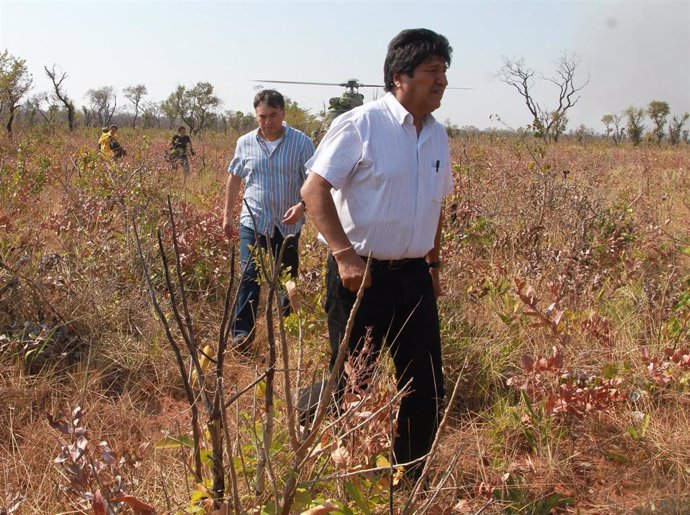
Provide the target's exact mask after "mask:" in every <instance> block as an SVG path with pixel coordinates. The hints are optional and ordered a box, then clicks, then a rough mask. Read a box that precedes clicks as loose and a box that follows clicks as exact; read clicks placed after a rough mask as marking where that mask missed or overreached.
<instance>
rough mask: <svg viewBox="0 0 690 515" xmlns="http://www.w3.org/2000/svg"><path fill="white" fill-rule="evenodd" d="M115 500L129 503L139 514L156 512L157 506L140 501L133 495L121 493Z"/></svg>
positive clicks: (147, 514) (146, 514)
mask: <svg viewBox="0 0 690 515" xmlns="http://www.w3.org/2000/svg"><path fill="white" fill-rule="evenodd" d="M113 501H115V502H124V503H127V504H129V506H130V507H131V508H132V509H133V510H134V513H136V514H137V515H154V514H155V513H156V508H154V507H153V506H151V505H149V504H146V503H145V502H143V501H140V500H139V499H137V498H136V497H134V496H133V495H120V496H118V497H113Z"/></svg>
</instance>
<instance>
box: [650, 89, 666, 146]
mask: <svg viewBox="0 0 690 515" xmlns="http://www.w3.org/2000/svg"><path fill="white" fill-rule="evenodd" d="M670 112H671V109H670V108H669V107H668V102H664V101H662V100H652V101H651V102H650V103H649V106H647V115H648V116H649V118H650V119H651V120H652V122H654V128H653V129H652V136H653V137H654V139H656V143H657V145H661V140H662V139H664V126H665V125H666V118H667V117H668V115H669V113H670Z"/></svg>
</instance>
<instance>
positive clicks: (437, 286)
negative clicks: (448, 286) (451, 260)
mask: <svg viewBox="0 0 690 515" xmlns="http://www.w3.org/2000/svg"><path fill="white" fill-rule="evenodd" d="M429 273H430V274H431V283H432V284H433V285H434V295H435V296H436V298H437V299H438V298H439V297H441V296H442V295H445V294H446V292H444V291H443V286H441V277H440V275H441V271H440V269H438V268H430V269H429Z"/></svg>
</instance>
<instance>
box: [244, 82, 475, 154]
mask: <svg viewBox="0 0 690 515" xmlns="http://www.w3.org/2000/svg"><path fill="white" fill-rule="evenodd" d="M253 82H269V83H273V84H305V85H308V86H340V87H341V88H345V91H343V94H342V95H341V96H339V97H331V98H330V100H329V101H328V109H327V110H326V113H325V116H324V118H323V120H322V122H321V128H320V129H319V130H317V131H315V132H314V133H313V134H312V135H311V137H312V139H313V140H314V142H315V143H318V142H319V141H321V138H322V137H323V135H324V134H325V133H326V131H327V130H328V128H329V127H330V126H331V123H333V120H335V119H336V118H337V117H338V116H340V115H341V114H343V113H346V112H348V111H350V110H351V109H354V108H355V107H359V106H361V105H363V104H364V95H362V94H361V93H360V92H359V88H383V85H381V84H364V83H362V82H359V80H357V79H349V80H347V81H346V82H304V81H295V80H268V79H264V80H260V79H255V80H254V81H253ZM446 89H473V88H461V87H447V88H446Z"/></svg>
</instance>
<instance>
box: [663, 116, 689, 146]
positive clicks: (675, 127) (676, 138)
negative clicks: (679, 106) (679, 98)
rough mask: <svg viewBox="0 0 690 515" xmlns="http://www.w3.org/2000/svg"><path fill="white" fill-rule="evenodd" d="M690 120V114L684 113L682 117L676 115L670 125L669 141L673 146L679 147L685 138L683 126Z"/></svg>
mask: <svg viewBox="0 0 690 515" xmlns="http://www.w3.org/2000/svg"><path fill="white" fill-rule="evenodd" d="M689 118H690V113H683V114H682V115H680V116H677V115H674V116H673V118H672V119H671V122H670V123H669V124H668V141H669V143H671V145H677V144H678V143H680V140H681V138H682V136H683V132H687V131H683V126H684V125H685V122H687V121H688V119H689Z"/></svg>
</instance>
